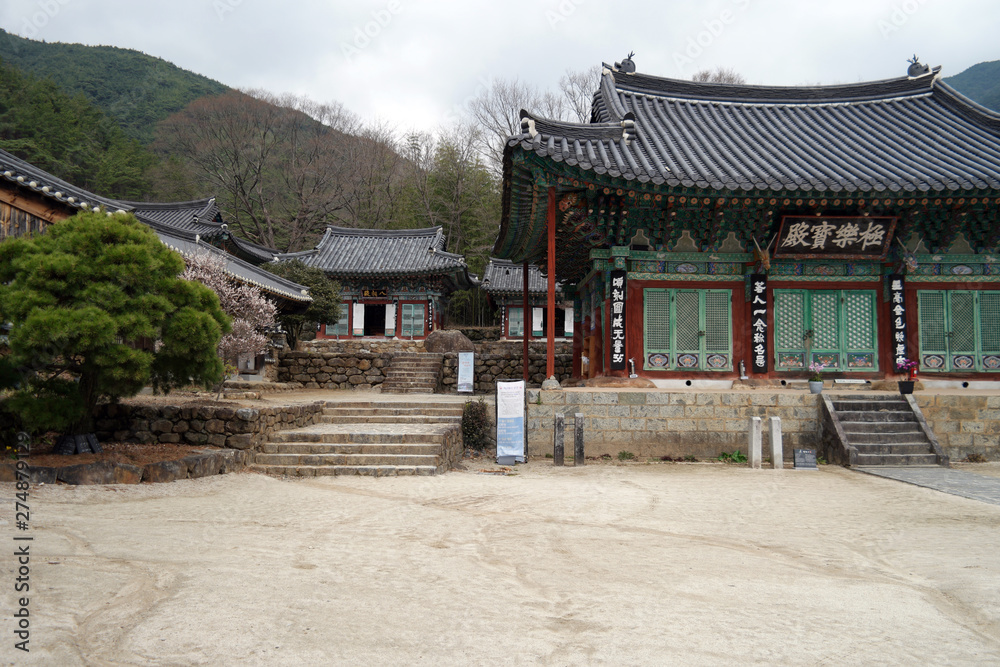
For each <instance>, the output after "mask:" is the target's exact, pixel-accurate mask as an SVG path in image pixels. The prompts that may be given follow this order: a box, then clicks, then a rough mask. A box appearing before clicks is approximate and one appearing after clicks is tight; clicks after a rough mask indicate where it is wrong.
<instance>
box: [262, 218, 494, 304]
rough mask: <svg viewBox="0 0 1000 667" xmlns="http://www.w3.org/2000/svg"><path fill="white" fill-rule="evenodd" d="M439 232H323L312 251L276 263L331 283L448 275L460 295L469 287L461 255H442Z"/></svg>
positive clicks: (337, 229)
mask: <svg viewBox="0 0 1000 667" xmlns="http://www.w3.org/2000/svg"><path fill="white" fill-rule="evenodd" d="M445 242H446V239H445V236H444V233H443V231H442V229H441V227H428V228H425V229H393V230H381V229H347V228H344V227H327V230H326V233H325V234H324V235H323V238H322V239H321V240H320V242H319V243H318V244H317V245H316V247H315V248H314V249H312V250H306V251H303V252H295V253H285V254H280V255H278V256H277V257H276V260H277V261H282V260H290V259H298V260H300V261H302V262H303V263H304V264H307V265H309V266H315V267H318V268H320V269H322V270H323V271H325V272H326V273H327V274H329V275H330V276H333V277H341V278H348V277H366V276H386V277H391V276H407V275H435V274H445V275H452V276H454V277H455V279H456V285H457V286H458V287H459V289H463V288H466V287H470V286H471V285H472V284H473V282H474V281H473V279H472V278H471V277H470V276H469V274H468V269H467V267H466V264H465V259H464V258H463V257H462V256H461V255H456V254H454V253H450V252H445V250H444V248H445Z"/></svg>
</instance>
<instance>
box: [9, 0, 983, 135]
mask: <svg viewBox="0 0 1000 667" xmlns="http://www.w3.org/2000/svg"><path fill="white" fill-rule="evenodd" d="M0 26H2V27H3V28H4V29H6V30H8V31H10V32H14V33H16V34H19V35H21V36H24V37H31V38H33V39H40V40H41V39H44V40H46V41H59V42H76V43H82V44H91V45H96V44H104V45H112V46H119V47H125V48H131V49H137V50H139V51H143V52H145V53H148V54H150V55H154V56H159V57H161V58H164V59H165V60H168V61H170V62H173V63H174V64H176V65H178V66H179V67H183V68H185V69H188V70H191V71H193V72H197V73H199V74H204V75H205V76H208V77H210V78H213V79H216V80H218V81H220V82H222V83H224V84H226V85H229V86H233V87H239V88H264V89H267V90H270V91H272V92H275V93H283V92H290V93H295V94H299V95H305V96H308V97H310V98H312V99H314V100H317V101H323V102H326V101H331V100H337V101H340V102H343V103H344V104H345V105H347V106H348V107H349V108H351V109H353V110H354V111H356V112H358V113H359V114H361V115H362V116H363V117H366V118H369V119H374V118H379V119H382V120H386V121H389V122H391V123H394V124H395V125H396V126H397V127H399V128H400V130H402V131H405V130H408V129H420V130H435V129H436V128H437V127H438V126H439V125H440V124H441V122H442V121H443V119H445V118H448V117H451V116H452V114H454V113H455V112H456V111H461V109H462V108H463V105H464V104H465V103H466V101H467V100H468V99H469V98H471V97H473V96H475V95H476V94H477V92H478V91H479V90H481V89H482V88H483V87H484V86H485V85H488V82H489V81H490V80H491V79H493V78H514V77H517V78H519V79H521V80H523V81H527V82H530V83H532V84H535V85H537V86H539V87H543V88H553V89H554V88H555V87H556V85H557V82H558V80H559V77H560V75H562V74H563V73H564V72H565V71H566V70H567V69H574V70H582V69H586V68H587V67H589V66H591V65H595V64H600V63H601V62H602V61H603V62H614V61H616V60H621V59H622V58H623V57H625V56H626V55H627V54H628V52H629V51H635V53H636V56H635V62H636V65H637V69H638V71H640V72H643V73H648V74H654V75H658V76H666V77H673V78H690V76H691V74H692V73H693V72H695V71H697V70H699V69H705V68H715V67H718V66H723V67H730V68H733V69H735V70H737V71H738V72H740V73H742V74H743V75H744V76H745V77H746V79H747V81H748V82H749V83H755V84H768V85H799V84H820V83H846V82H854V81H863V80H872V79H883V78H891V77H896V76H901V75H903V74H905V72H906V67H907V63H906V59H907V58H909V57H911V56H912V55H913V54H914V53H916V55H918V56H919V57H920V59H921V60H922V61H923V62H925V63H928V64H930V65H943V66H944V71H945V75H946V76H947V75H952V74H957V73H959V72H961V71H962V70H964V69H966V68H968V67H970V66H971V65H975V64H976V63H979V62H983V61H988V60H998V59H1000V44H998V42H997V37H996V33H997V29H998V28H1000V3H997V1H996V0H948V1H945V0H893V1H883V0H830V1H826V2H805V1H801V0H800V1H793V0H719V1H708V2H676V1H674V2H670V1H664V2H655V1H652V0H631V1H629V2H623V1H619V2H598V1H597V0H537V1H535V2H528V1H526V0H507V1H505V2H499V1H495V2H487V1H486V0H464V1H454V2H446V1H443V0H441V1H426V0H421V1H418V0H385V1H383V0H377V1H375V2H364V1H361V0H352V1H350V2H347V1H333V0H328V1H325V2H324V1H320V0H297V1H295V2H280V3H279V2H275V1H274V0H271V1H265V0H169V1H162V2H161V1H159V0H157V1H155V2H145V1H142V2H139V1H136V0H3V3H2V6H0Z"/></svg>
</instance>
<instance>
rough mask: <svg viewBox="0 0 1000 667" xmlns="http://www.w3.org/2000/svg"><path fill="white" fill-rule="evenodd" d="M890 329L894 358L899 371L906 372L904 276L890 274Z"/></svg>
mask: <svg viewBox="0 0 1000 667" xmlns="http://www.w3.org/2000/svg"><path fill="white" fill-rule="evenodd" d="M889 302H890V305H889V309H890V314H891V317H890V319H889V322H890V325H889V330H890V331H891V332H892V360H893V368H894V369H895V370H896V372H897V373H903V372H905V369H904V368H903V364H904V363H906V361H907V359H906V299H905V287H904V284H903V276H901V275H899V274H895V273H894V274H892V275H890V276H889Z"/></svg>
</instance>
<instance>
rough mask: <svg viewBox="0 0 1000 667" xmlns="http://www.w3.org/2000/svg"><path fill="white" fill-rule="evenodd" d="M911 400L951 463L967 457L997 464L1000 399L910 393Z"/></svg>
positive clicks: (999, 454) (999, 437) (999, 386)
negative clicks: (971, 456) (973, 456)
mask: <svg viewBox="0 0 1000 667" xmlns="http://www.w3.org/2000/svg"><path fill="white" fill-rule="evenodd" d="M998 388H1000V385H998ZM913 398H915V399H916V400H917V405H919V406H920V411H921V412H922V413H923V414H924V418H925V419H926V420H927V424H928V425H929V426H930V427H931V430H933V431H934V435H936V436H937V439H938V442H940V443H941V448H942V449H944V453H945V454H947V455H948V457H949V458H950V459H951V460H952V461H961V460H963V459H965V457H967V456H968V455H969V454H981V455H983V456H984V457H985V458H986V460H987V461H1000V396H974V395H962V394H924V393H921V392H914V394H913Z"/></svg>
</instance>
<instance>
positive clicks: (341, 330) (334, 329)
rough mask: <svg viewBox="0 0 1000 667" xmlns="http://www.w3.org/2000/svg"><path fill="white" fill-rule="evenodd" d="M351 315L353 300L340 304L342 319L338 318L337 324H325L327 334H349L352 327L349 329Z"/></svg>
mask: <svg viewBox="0 0 1000 667" xmlns="http://www.w3.org/2000/svg"><path fill="white" fill-rule="evenodd" d="M350 317H351V302H350V301H347V302H345V303H342V304H340V319H339V320H337V323H336V324H327V325H325V326H324V332H325V333H326V335H327V336H347V335H349V334H350V329H348V327H347V325H348V321H349V320H350Z"/></svg>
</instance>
